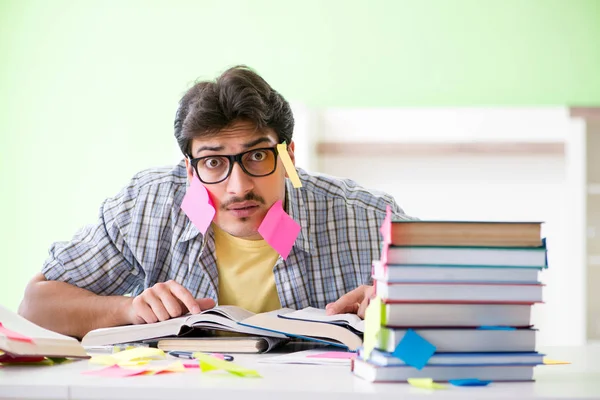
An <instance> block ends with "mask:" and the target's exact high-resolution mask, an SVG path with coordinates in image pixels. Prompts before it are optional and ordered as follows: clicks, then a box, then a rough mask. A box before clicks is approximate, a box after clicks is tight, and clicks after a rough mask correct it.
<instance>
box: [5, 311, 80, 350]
mask: <svg viewBox="0 0 600 400" xmlns="http://www.w3.org/2000/svg"><path fill="white" fill-rule="evenodd" d="M0 323H1V324H2V327H3V328H4V329H2V330H0V350H1V351H2V352H4V353H6V354H8V355H9V356H11V357H34V356H40V357H41V356H43V357H74V358H87V357H88V355H87V353H86V352H85V349H84V348H83V346H82V345H81V343H79V341H78V340H77V339H75V338H72V337H69V336H65V335H61V334H60V333H56V332H53V331H50V330H48V329H44V328H42V327H41V326H38V325H36V324H34V323H33V322H30V321H28V320H26V319H25V318H23V317H21V316H20V315H18V314H16V313H14V312H12V311H10V310H9V309H7V308H5V307H3V306H0ZM16 336H18V338H17V337H16ZM0 358H2V357H1V356H0Z"/></svg>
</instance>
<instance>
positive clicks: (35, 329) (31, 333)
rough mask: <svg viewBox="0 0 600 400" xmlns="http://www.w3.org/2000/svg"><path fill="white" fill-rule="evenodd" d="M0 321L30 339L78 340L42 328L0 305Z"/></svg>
mask: <svg viewBox="0 0 600 400" xmlns="http://www.w3.org/2000/svg"><path fill="white" fill-rule="evenodd" d="M0 322H1V323H2V325H4V327H5V328H7V329H10V330H11V331H14V332H17V333H20V334H21V335H24V336H27V337H29V338H31V339H34V340H35V339H54V340H57V339H58V340H67V341H72V342H78V340H77V339H74V338H72V337H70V336H65V335H61V334H60V333H56V332H53V331H50V330H48V329H44V328H42V327H41V326H38V325H36V324H34V323H33V322H30V321H28V320H26V319H25V318H23V317H21V316H20V315H18V314H17V313H14V312H12V311H10V310H9V309H7V308H5V307H3V306H0Z"/></svg>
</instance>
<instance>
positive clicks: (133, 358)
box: [90, 347, 165, 367]
mask: <svg viewBox="0 0 600 400" xmlns="http://www.w3.org/2000/svg"><path fill="white" fill-rule="evenodd" d="M163 358H165V352H164V351H162V350H160V349H154V348H150V347H136V348H134V349H131V350H124V351H120V352H118V353H114V354H110V355H108V354H104V355H98V356H94V357H92V358H90V363H92V364H99V365H115V364H117V365H119V366H121V367H125V366H127V367H133V366H136V365H143V364H147V363H148V361H150V360H161V359H163Z"/></svg>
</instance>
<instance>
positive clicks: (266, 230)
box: [258, 200, 301, 260]
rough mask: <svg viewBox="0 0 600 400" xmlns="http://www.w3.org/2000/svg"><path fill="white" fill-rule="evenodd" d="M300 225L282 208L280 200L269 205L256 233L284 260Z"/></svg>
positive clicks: (298, 231)
mask: <svg viewBox="0 0 600 400" xmlns="http://www.w3.org/2000/svg"><path fill="white" fill-rule="evenodd" d="M300 229H301V227H300V225H299V224H298V223H297V222H296V221H294V219H293V218H292V217H290V216H289V215H287V213H286V212H285V211H284V210H283V206H282V203H281V200H278V201H277V202H275V204H273V205H272V206H271V208H270V209H269V211H268V212H267V215H265V218H264V219H263V221H262V223H261V224H260V226H259V227H258V233H260V235H261V236H262V237H263V238H264V239H265V241H266V242H267V243H269V245H270V246H271V247H272V248H273V249H275V251H276V252H277V253H279V255H280V256H281V257H282V258H283V259H284V260H285V259H287V257H288V255H289V254H290V251H291V250H292V246H294V242H295V241H296V238H297V237H298V234H299V233H300Z"/></svg>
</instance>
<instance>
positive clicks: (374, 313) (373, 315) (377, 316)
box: [363, 297, 386, 359]
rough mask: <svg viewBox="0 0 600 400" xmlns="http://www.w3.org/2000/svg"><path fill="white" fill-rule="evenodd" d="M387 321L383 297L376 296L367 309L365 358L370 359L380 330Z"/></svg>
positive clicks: (364, 343) (364, 342)
mask: <svg viewBox="0 0 600 400" xmlns="http://www.w3.org/2000/svg"><path fill="white" fill-rule="evenodd" d="M385 323H386V315H385V304H384V303H383V301H381V298H379V297H375V298H374V299H373V300H371V301H370V302H369V305H368V306H367V309H366V310H365V332H364V335H363V337H364V340H363V349H364V355H365V359H368V358H369V356H370V355H371V352H372V351H373V349H374V348H375V347H376V345H377V339H378V337H379V331H381V327H382V326H383V325H385Z"/></svg>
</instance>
